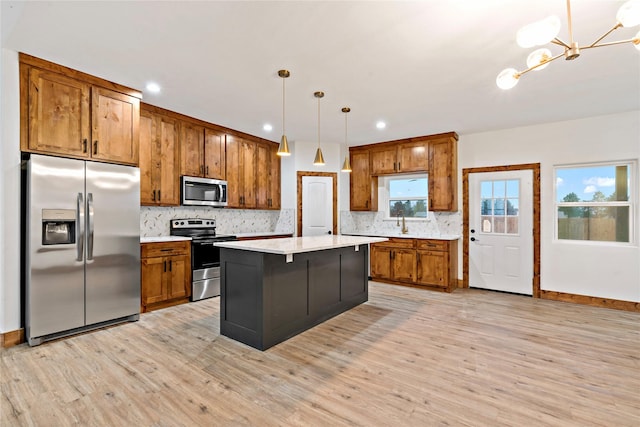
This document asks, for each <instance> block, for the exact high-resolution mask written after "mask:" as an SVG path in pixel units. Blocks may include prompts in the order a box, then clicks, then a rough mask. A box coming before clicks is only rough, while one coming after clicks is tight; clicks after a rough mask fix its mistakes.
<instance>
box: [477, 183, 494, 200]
mask: <svg viewBox="0 0 640 427" xmlns="http://www.w3.org/2000/svg"><path fill="white" fill-rule="evenodd" d="M492 184H493V181H482V182H481V183H480V197H482V198H483V199H490V198H492V197H493V185H492Z"/></svg>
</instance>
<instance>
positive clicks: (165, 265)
mask: <svg viewBox="0 0 640 427" xmlns="http://www.w3.org/2000/svg"><path fill="white" fill-rule="evenodd" d="M162 263H163V265H164V272H165V273H166V272H167V261H162Z"/></svg>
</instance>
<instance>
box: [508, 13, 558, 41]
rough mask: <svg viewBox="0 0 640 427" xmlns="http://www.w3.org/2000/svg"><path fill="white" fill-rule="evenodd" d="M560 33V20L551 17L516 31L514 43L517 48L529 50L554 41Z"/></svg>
mask: <svg viewBox="0 0 640 427" xmlns="http://www.w3.org/2000/svg"><path fill="white" fill-rule="evenodd" d="M559 32H560V18H558V17H557V16H556V15H551V16H549V17H547V18H545V19H543V20H541V21H537V22H533V23H531V24H529V25H525V26H524V27H522V28H520V29H519V30H518V33H517V34H516V41H517V43H518V46H520V47H524V48H529V47H533V46H542V45H544V44H547V43H549V42H550V41H551V40H553V39H555V38H556V37H557V36H558V33H559Z"/></svg>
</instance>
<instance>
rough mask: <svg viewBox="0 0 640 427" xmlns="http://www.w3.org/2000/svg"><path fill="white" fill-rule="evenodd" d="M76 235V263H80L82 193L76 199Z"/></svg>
mask: <svg viewBox="0 0 640 427" xmlns="http://www.w3.org/2000/svg"><path fill="white" fill-rule="evenodd" d="M76 235H77V236H78V238H77V242H76V249H77V251H78V253H77V256H76V261H82V260H83V257H84V200H83V197H82V193H78V197H77V199H76Z"/></svg>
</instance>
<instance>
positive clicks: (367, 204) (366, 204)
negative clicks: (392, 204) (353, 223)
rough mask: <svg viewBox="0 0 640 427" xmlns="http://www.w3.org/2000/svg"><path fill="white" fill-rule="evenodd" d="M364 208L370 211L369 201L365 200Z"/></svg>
mask: <svg viewBox="0 0 640 427" xmlns="http://www.w3.org/2000/svg"><path fill="white" fill-rule="evenodd" d="M364 207H365V208H367V209H369V201H368V200H365V201H364Z"/></svg>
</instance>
